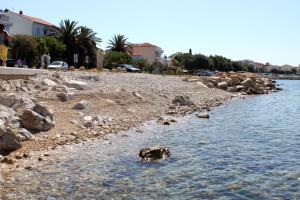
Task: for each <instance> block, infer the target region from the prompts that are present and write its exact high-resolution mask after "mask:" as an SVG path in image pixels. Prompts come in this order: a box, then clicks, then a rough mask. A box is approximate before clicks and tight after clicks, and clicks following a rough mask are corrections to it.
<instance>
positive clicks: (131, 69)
mask: <svg viewBox="0 0 300 200" xmlns="http://www.w3.org/2000/svg"><path fill="white" fill-rule="evenodd" d="M118 67H120V68H123V69H126V70H127V72H133V73H140V72H141V70H140V69H138V68H135V67H134V66H132V65H129V64H121V65H119V66H118Z"/></svg>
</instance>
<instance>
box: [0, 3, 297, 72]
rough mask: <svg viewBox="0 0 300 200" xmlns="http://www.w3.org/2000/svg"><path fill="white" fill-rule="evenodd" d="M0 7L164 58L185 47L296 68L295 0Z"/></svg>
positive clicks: (104, 45) (37, 4) (102, 46)
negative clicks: (150, 48)
mask: <svg viewBox="0 0 300 200" xmlns="http://www.w3.org/2000/svg"><path fill="white" fill-rule="evenodd" d="M0 1H1V4H0V5H1V8H2V9H4V8H8V9H10V10H13V11H15V12H18V11H19V10H20V9H22V10H23V12H24V14H27V15H31V16H35V17H39V18H42V19H45V20H47V21H49V22H52V23H54V24H56V25H58V24H59V22H60V20H62V19H71V20H76V21H78V22H79V24H80V25H86V26H88V27H90V28H92V29H94V31H95V32H97V33H98V34H99V35H98V36H99V37H101V38H102V40H103V43H102V44H101V46H100V47H101V48H105V47H106V46H107V41H108V40H109V39H110V38H111V37H112V35H114V34H116V33H121V34H124V35H126V36H127V37H128V38H129V42H132V43H139V42H150V43H153V44H156V45H158V46H160V47H162V48H163V49H164V50H165V54H166V55H170V54H172V53H175V52H178V51H182V52H187V51H188V49H189V48H191V49H192V50H193V53H202V54H205V55H210V54H218V55H223V56H226V57H229V58H231V59H234V60H240V59H252V60H256V61H259V62H270V63H272V64H279V65H282V64H291V65H295V66H298V65H299V64H300V0H84V1H74V0H50V1H41V0H0Z"/></svg>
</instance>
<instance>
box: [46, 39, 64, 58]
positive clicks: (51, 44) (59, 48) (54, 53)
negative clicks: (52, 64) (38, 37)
mask: <svg viewBox="0 0 300 200" xmlns="http://www.w3.org/2000/svg"><path fill="white" fill-rule="evenodd" d="M44 39H45V41H46V45H47V48H48V53H49V54H50V56H51V59H52V60H65V59H64V56H65V54H66V45H65V44H64V43H63V42H61V41H59V40H58V39H56V38H55V37H44Z"/></svg>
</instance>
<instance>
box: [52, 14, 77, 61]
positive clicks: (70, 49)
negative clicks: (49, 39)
mask: <svg viewBox="0 0 300 200" xmlns="http://www.w3.org/2000/svg"><path fill="white" fill-rule="evenodd" d="M77 24H78V23H77V22H75V21H70V20H69V19H66V20H63V21H61V22H60V24H59V25H60V27H59V30H58V32H57V37H58V38H59V39H60V40H61V41H62V42H63V43H64V44H65V45H66V58H67V59H68V62H69V63H70V64H73V55H74V53H78V49H77V36H78V34H79V30H80V27H78V26H77Z"/></svg>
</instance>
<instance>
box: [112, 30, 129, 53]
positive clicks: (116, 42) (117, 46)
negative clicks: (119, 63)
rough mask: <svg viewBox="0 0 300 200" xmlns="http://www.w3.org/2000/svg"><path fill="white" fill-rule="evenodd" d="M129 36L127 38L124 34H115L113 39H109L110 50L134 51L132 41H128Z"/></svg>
mask: <svg viewBox="0 0 300 200" xmlns="http://www.w3.org/2000/svg"><path fill="white" fill-rule="evenodd" d="M127 40H128V38H126V37H125V36H124V35H121V34H118V35H114V36H113V38H112V39H111V40H109V42H108V44H109V46H107V48H108V50H110V51H117V52H123V53H129V54H131V53H132V47H131V45H130V43H128V42H127Z"/></svg>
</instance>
